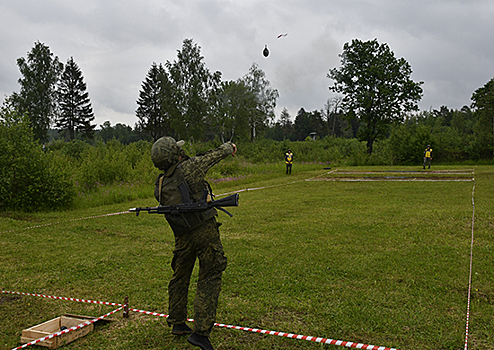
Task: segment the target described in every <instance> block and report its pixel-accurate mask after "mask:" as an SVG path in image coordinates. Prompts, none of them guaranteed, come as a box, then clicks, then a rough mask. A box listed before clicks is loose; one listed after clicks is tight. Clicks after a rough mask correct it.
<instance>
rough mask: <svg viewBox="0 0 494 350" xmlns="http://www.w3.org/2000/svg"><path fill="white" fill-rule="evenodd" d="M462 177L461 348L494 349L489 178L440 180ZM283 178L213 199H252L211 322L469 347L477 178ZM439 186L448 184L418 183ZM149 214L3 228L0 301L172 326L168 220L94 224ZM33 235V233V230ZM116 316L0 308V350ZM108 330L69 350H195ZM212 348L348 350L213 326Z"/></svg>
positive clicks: (117, 324)
mask: <svg viewBox="0 0 494 350" xmlns="http://www.w3.org/2000/svg"><path fill="white" fill-rule="evenodd" d="M466 168H470V169H473V168H475V192H474V194H475V195H474V200H475V226H474V227H475V229H474V235H475V241H474V250H473V276H472V298H471V306H470V331H469V333H470V337H469V347H468V348H469V349H494V259H493V258H492V256H493V254H494V245H493V242H494V195H493V194H494V167H492V166H478V167H477V166H476V167H471V166H470V167H460V166H455V167H447V166H441V167H439V166H438V167H434V170H458V169H466ZM283 170H284V169H283V165H282V164H280V165H279V166H278V168H276V167H273V168H270V169H268V170H264V171H262V172H261V171H260V173H263V174H260V175H258V176H256V175H252V176H248V177H243V178H240V179H236V180H233V181H225V182H218V183H215V184H213V188H215V192H216V193H217V194H221V193H228V192H231V191H236V190H243V189H246V188H250V189H254V188H256V189H255V190H248V191H244V192H241V193H240V206H239V207H238V208H232V209H231V212H232V213H233V214H234V217H233V218H229V217H227V216H226V215H225V214H223V213H220V214H219V221H220V222H222V223H223V226H222V227H221V229H220V231H221V234H222V240H223V245H224V248H225V252H226V254H227V256H228V267H227V270H226V271H225V274H224V279H223V289H222V292H221V295H220V302H219V307H218V315H217V322H219V323H225V324H229V325H235V326H244V327H254V328H261V329H266V330H274V331H281V332H289V333H295V334H301V335H311V336H319V337H324V338H331V339H338V340H344V341H352V342H356V343H364V344H373V345H378V346H385V347H393V348H399V349H402V350H405V349H407V350H408V349H410V350H411V349H413V350H417V349H435V350H438V349H463V348H464V341H465V327H466V311H467V294H468V279H469V267H470V248H471V236H472V212H473V206H472V190H473V188H474V182H473V181H457V180H469V179H470V180H471V178H472V176H471V172H469V174H467V175H455V174H447V175H444V173H432V172H430V173H429V172H428V174H427V175H424V174H419V175H420V176H415V177H414V178H415V179H416V180H417V178H419V179H418V180H421V181H405V180H410V179H409V178H407V179H404V177H405V175H407V176H408V174H406V173H405V171H406V172H410V171H413V170H418V172H421V171H422V170H421V169H420V167H419V168H411V167H394V168H392V167H388V168H386V167H379V168H374V167H369V168H345V169H340V168H338V171H337V172H336V173H331V174H328V172H329V171H330V170H323V165H306V166H302V165H299V166H297V164H295V165H294V169H293V174H292V175H291V176H287V175H285V174H284V173H283ZM332 170H335V169H332ZM391 170H394V171H399V172H396V173H392V172H390V171H391ZM345 171H346V172H347V173H349V174H346V175H344V176H343V175H341V174H342V173H343V172H345ZM356 172H358V173H360V174H357V173H356ZM402 172H403V173H402ZM403 174H405V175H403ZM368 175H369V176H368ZM448 176H449V177H450V178H449V180H456V181H423V180H435V179H436V180H437V179H439V178H441V179H442V180H445V179H446V180H447V179H448V178H447V177H448ZM369 178H372V179H370V180H373V181H367V180H369ZM307 179H311V181H305V180H307ZM356 179H360V181H355V180H356ZM342 180H345V181H342ZM376 180H382V181H376ZM393 180H402V181H393ZM152 205H155V201H154V199H153V198H151V197H150V198H148V199H140V200H136V201H132V202H125V203H120V204H114V205H102V206H98V207H93V208H87V209H78V210H73V211H66V212H51V213H37V214H22V213H4V214H2V216H1V217H0V289H1V290H2V291H14V292H25V293H40V294H48V295H54V296H62V297H72V298H83V299H90V300H97V301H108V302H116V303H122V302H123V300H124V298H125V296H128V297H129V300H130V307H131V308H137V309H141V310H147V311H155V312H162V313H166V311H167V292H166V289H167V284H168V280H169V279H170V277H171V268H170V262H171V257H172V249H173V235H172V233H171V230H170V228H169V227H168V225H167V224H166V221H165V220H164V218H163V217H160V216H158V215H148V214H145V213H143V214H141V215H140V216H139V217H136V216H135V215H133V214H121V215H114V216H102V217H95V218H89V217H92V216H100V215H103V214H109V213H117V212H122V211H125V210H127V209H128V208H130V207H135V206H152ZM80 218H87V219H84V220H77V219H80ZM47 224H48V225H47ZM41 225H47V226H41ZM33 226H40V227H37V228H30V229H27V228H28V227H33ZM11 230H14V231H11ZM196 278H197V271H195V274H194V279H196ZM193 282H194V281H193ZM194 288H195V286H194V283H192V292H191V293H190V296H189V298H190V301H191V303H190V313H189V315H190V317H192V315H193V313H192V300H193V297H194V294H195V293H194ZM115 308H116V307H112V306H103V305H95V304H87V303H78V302H73V301H62V300H52V299H47V298H39V297H33V296H20V295H16V294H5V293H3V294H0V314H1V315H2V316H1V317H0V349H12V348H15V347H17V346H19V345H20V336H21V331H22V329H25V328H28V327H30V326H33V325H36V324H39V323H41V322H44V321H47V320H49V319H51V318H54V317H57V316H60V315H61V314H63V313H72V314H81V315H90V316H101V315H103V314H105V313H107V312H109V311H111V310H114V309H115ZM111 319H112V321H111V322H109V323H105V324H97V325H96V328H95V330H94V331H93V332H91V333H90V334H89V335H87V336H86V337H84V338H81V339H79V340H77V341H75V342H73V343H71V344H68V345H66V346H64V348H65V349H191V348H192V347H191V346H190V345H189V344H188V343H187V341H186V338H184V337H175V336H172V335H171V334H170V331H169V328H168V327H167V326H166V321H165V319H164V318H159V317H155V316H148V315H144V314H141V313H131V315H130V318H129V319H123V318H122V313H121V312H120V313H117V314H115V315H114V316H112V317H111ZM211 339H212V343H213V345H214V346H215V348H217V349H220V350H221V349H239V350H247V349H323V348H324V349H343V347H341V346H333V345H325V344H320V343H315V342H310V341H306V340H295V339H287V338H283V337H278V336H272V335H261V334H256V333H250V332H245V331H240V330H230V329H225V328H218V327H215V329H214V331H213V333H212V338H211ZM31 348H38V349H41V347H37V346H33V347H31Z"/></svg>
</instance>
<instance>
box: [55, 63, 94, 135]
mask: <svg viewBox="0 0 494 350" xmlns="http://www.w3.org/2000/svg"><path fill="white" fill-rule="evenodd" d="M86 89H87V86H86V83H85V82H84V79H83V77H82V72H81V69H80V68H79V66H78V65H77V63H76V62H75V61H74V58H73V57H71V58H69V59H68V61H67V64H66V65H65V69H64V71H63V73H62V76H61V79H60V82H59V85H58V103H59V108H60V115H59V116H58V118H57V120H56V123H55V125H56V127H57V128H59V129H60V130H63V131H65V132H66V139H68V140H73V139H74V138H75V135H76V131H77V132H80V133H81V134H82V135H83V136H84V137H85V138H92V137H93V134H94V128H95V127H96V125H92V124H91V122H92V121H93V120H94V114H93V108H92V107H91V100H90V99H89V93H88V92H87V91H86Z"/></svg>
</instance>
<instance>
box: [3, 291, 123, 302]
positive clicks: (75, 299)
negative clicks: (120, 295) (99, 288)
mask: <svg viewBox="0 0 494 350" xmlns="http://www.w3.org/2000/svg"><path fill="white" fill-rule="evenodd" d="M0 292H1V293H5V294H18V295H27V296H33V297H41V298H48V299H58V300H68V301H78V302H81V303H90V304H102V305H112V306H122V305H123V304H118V303H108V302H105V301H95V300H86V299H77V298H66V297H56V296H53V295H44V294H35V293H21V292H9V291H7V290H2V291H0Z"/></svg>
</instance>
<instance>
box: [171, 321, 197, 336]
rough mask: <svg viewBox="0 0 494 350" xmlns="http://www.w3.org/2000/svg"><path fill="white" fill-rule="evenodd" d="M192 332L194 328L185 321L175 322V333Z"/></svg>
mask: <svg viewBox="0 0 494 350" xmlns="http://www.w3.org/2000/svg"><path fill="white" fill-rule="evenodd" d="M192 332H193V330H192V329H191V328H190V327H189V326H187V325H186V324H185V323H181V324H174V325H173V328H172V334H174V335H184V334H191V333H192Z"/></svg>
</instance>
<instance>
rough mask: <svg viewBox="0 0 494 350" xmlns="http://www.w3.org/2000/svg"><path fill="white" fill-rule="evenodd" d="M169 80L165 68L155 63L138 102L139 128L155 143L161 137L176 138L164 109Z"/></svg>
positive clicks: (143, 85) (143, 83)
mask: <svg viewBox="0 0 494 350" xmlns="http://www.w3.org/2000/svg"><path fill="white" fill-rule="evenodd" d="M167 81H168V78H167V76H166V72H165V70H164V69H163V66H162V65H161V64H160V65H159V66H158V65H157V64H156V63H155V62H153V64H152V65H151V68H150V69H149V71H148V74H147V76H146V79H145V80H144V81H143V82H142V85H141V90H140V91H139V99H138V100H137V105H138V107H137V110H136V116H137V118H138V119H139V122H138V126H139V127H140V128H141V129H142V130H143V131H144V132H145V133H146V134H148V135H150V136H151V137H152V138H153V140H154V141H156V140H157V139H159V138H160V137H161V136H164V135H165V133H166V135H170V136H174V135H173V134H174V133H173V130H171V129H170V123H169V121H168V118H167V114H166V112H165V111H164V109H163V106H164V105H165V104H166V103H164V100H165V99H166V94H165V93H164V91H165V90H166V86H167Z"/></svg>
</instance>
